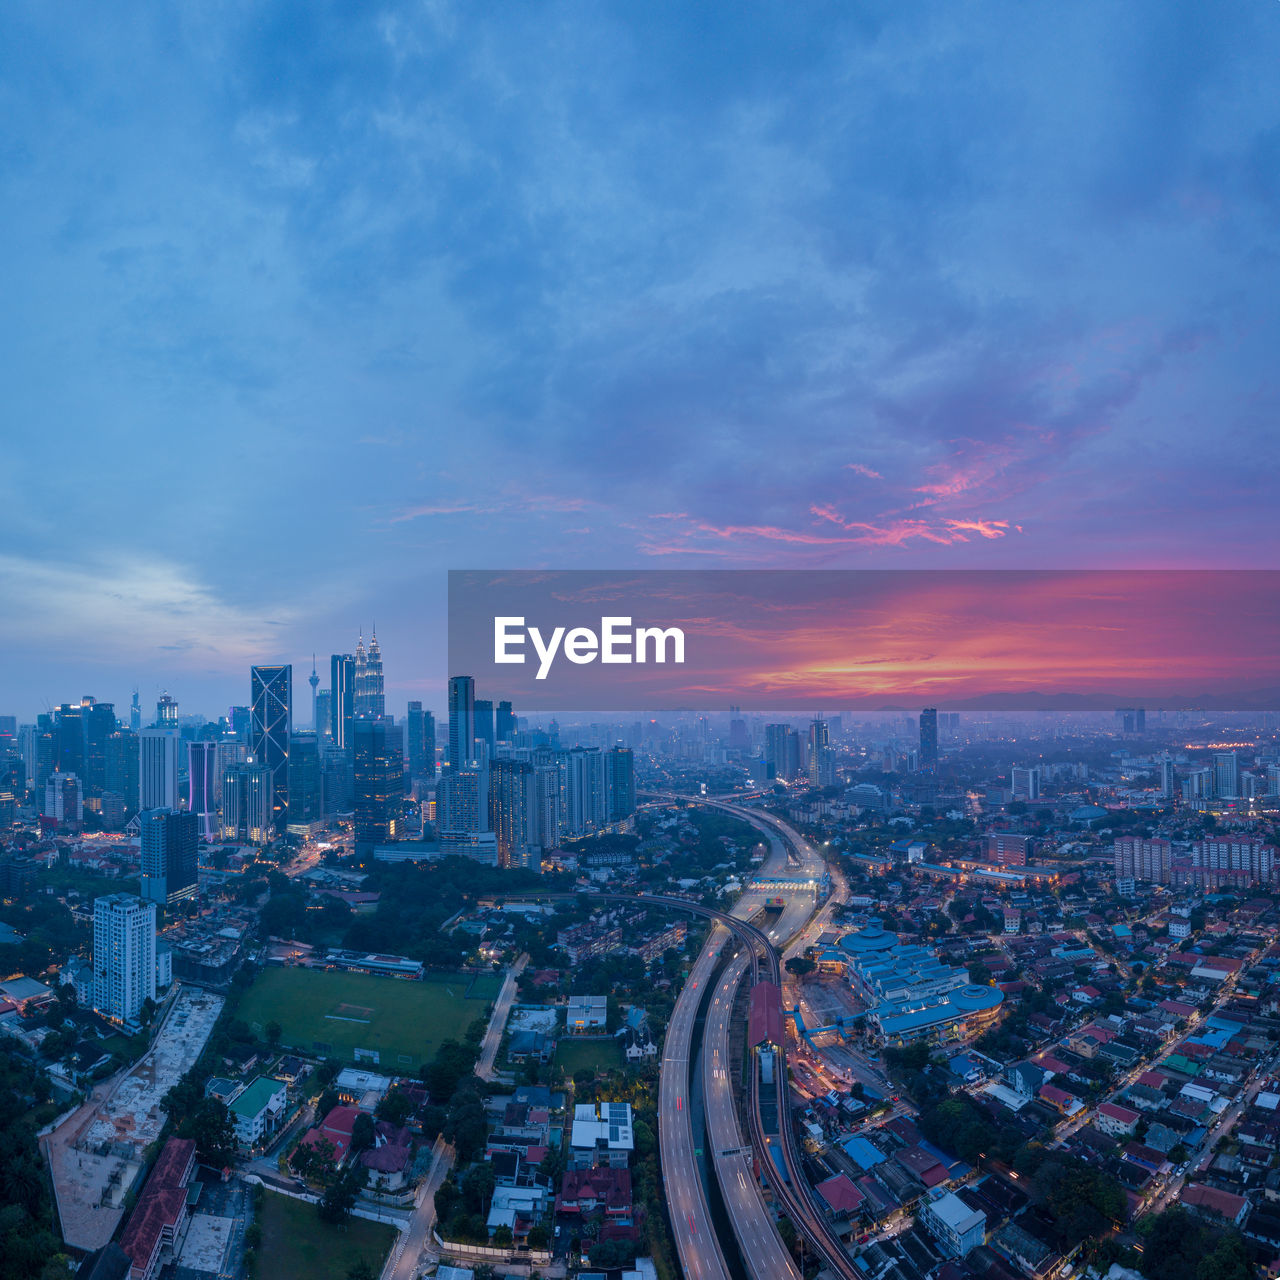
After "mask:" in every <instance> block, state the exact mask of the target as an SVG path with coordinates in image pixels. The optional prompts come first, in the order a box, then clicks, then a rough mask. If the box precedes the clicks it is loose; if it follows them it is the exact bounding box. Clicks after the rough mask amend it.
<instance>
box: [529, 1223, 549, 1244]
mask: <svg viewBox="0 0 1280 1280" xmlns="http://www.w3.org/2000/svg"><path fill="white" fill-rule="evenodd" d="M550 1243H551V1233H550V1232H549V1231H548V1230H547V1229H546V1227H544V1226H543V1225H542V1223H541V1222H539V1223H537V1224H535V1225H534V1226H532V1227H530V1228H529V1248H530V1249H545V1248H546V1247H547V1245H549V1244H550Z"/></svg>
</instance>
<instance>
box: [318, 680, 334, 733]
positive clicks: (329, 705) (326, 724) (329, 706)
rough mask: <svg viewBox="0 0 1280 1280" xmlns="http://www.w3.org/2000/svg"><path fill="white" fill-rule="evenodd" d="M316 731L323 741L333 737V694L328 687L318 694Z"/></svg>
mask: <svg viewBox="0 0 1280 1280" xmlns="http://www.w3.org/2000/svg"><path fill="white" fill-rule="evenodd" d="M316 733H317V735H318V736H319V738H320V741H321V743H325V742H330V741H332V739H333V695H332V694H331V693H330V692H329V690H328V689H321V690H320V692H319V693H317V694H316Z"/></svg>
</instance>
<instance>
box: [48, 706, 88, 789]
mask: <svg viewBox="0 0 1280 1280" xmlns="http://www.w3.org/2000/svg"><path fill="white" fill-rule="evenodd" d="M82 710H83V708H82V706H81V704H80V703H78V702H64V703H63V704H62V706H60V707H59V708H58V711H57V718H56V720H55V721H54V738H55V740H56V743H57V747H56V751H57V754H56V756H55V758H54V768H55V769H56V770H57V771H58V772H59V773H74V774H75V775H76V776H77V777H78V778H83V777H84V725H83V723H82V721H81V714H82Z"/></svg>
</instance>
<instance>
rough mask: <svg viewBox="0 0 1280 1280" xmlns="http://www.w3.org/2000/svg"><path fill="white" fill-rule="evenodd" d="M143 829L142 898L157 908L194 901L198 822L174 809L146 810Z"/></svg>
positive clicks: (141, 815) (140, 815) (142, 817)
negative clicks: (184, 901)
mask: <svg viewBox="0 0 1280 1280" xmlns="http://www.w3.org/2000/svg"><path fill="white" fill-rule="evenodd" d="M138 821H139V824H140V826H141V854H142V897H143V898H144V899H145V900H146V901H147V902H154V903H156V904H157V905H158V906H164V905H166V904H167V903H171V902H177V901H179V900H180V899H182V898H194V897H195V895H196V891H197V888H198V880H199V876H198V869H199V852H198V849H199V842H200V829H199V819H198V818H197V815H196V814H194V813H181V812H179V811H177V810H175V809H144V810H143V811H142V812H141V813H140V814H139V815H138Z"/></svg>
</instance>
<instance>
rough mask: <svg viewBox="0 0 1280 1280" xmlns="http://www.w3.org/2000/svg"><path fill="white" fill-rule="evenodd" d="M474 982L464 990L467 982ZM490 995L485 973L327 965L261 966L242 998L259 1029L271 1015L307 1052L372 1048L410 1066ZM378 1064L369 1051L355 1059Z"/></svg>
mask: <svg viewBox="0 0 1280 1280" xmlns="http://www.w3.org/2000/svg"><path fill="white" fill-rule="evenodd" d="M469 988H472V990H471V995H470V997H468V995H467V992H468V989H469ZM493 995H494V980H493V977H491V976H490V975H488V974H485V975H481V976H480V977H479V978H477V979H475V980H474V987H473V978H472V975H471V974H469V973H450V974H436V975H429V976H428V977H427V978H425V979H424V980H423V981H422V982H409V981H406V980H405V979H402V978H378V977H374V976H373V975H372V974H367V973H340V972H338V971H336V970H330V969H302V968H298V969H276V968H268V969H264V970H263V971H262V973H260V974H259V975H258V977H257V979H256V980H255V982H254V984H253V986H252V987H250V988H249V990H248V992H247V993H246V994H245V996H244V999H243V1000H242V1001H241V1003H240V1017H241V1018H243V1019H244V1021H245V1022H247V1023H248V1024H249V1025H250V1026H251V1027H252V1028H253V1030H254V1032H255V1033H256V1034H258V1035H264V1034H265V1032H266V1026H267V1023H269V1022H278V1023H279V1024H280V1027H281V1032H282V1034H281V1043H282V1044H284V1045H287V1046H288V1047H289V1048H291V1049H298V1050H301V1051H302V1052H304V1053H309V1054H318V1055H320V1056H322V1057H326V1058H340V1059H342V1061H344V1062H356V1061H357V1058H356V1052H355V1051H356V1050H357V1049H366V1050H372V1051H373V1052H374V1053H376V1054H377V1055H378V1058H377V1062H376V1065H377V1066H378V1067H379V1068H383V1069H389V1070H392V1071H411V1070H413V1069H415V1068H417V1067H419V1066H421V1065H422V1064H423V1063H424V1062H430V1061H431V1059H432V1058H433V1057H434V1056H435V1052H436V1050H437V1049H438V1048H439V1047H440V1045H441V1043H442V1042H443V1041H445V1040H460V1039H462V1037H463V1035H464V1034H465V1033H466V1030H467V1027H468V1026H470V1024H471V1022H472V1021H473V1020H474V1019H475V1018H479V1017H483V1016H484V1013H485V1010H486V1009H487V1008H488V1004H489V1001H490V1000H492V999H493ZM358 1060H359V1061H360V1062H361V1063H362V1064H365V1065H375V1064H374V1060H373V1059H372V1058H371V1057H369V1056H368V1055H367V1054H361V1055H360V1058H359V1059H358Z"/></svg>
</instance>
